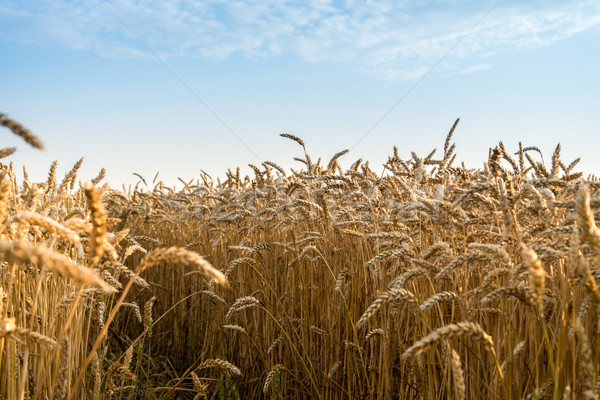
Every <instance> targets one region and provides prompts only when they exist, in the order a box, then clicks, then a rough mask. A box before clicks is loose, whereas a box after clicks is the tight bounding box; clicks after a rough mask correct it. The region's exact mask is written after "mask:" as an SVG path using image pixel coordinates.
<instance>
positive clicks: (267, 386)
mask: <svg viewBox="0 0 600 400" xmlns="http://www.w3.org/2000/svg"><path fill="white" fill-rule="evenodd" d="M282 370H285V367H284V366H283V365H282V364H277V365H275V366H274V367H273V368H271V371H269V373H268V374H267V377H266V378H265V384H264V386H263V393H264V394H267V392H268V391H269V389H270V388H271V386H272V385H273V378H275V375H276V374H277V373H279V372H280V371H282Z"/></svg>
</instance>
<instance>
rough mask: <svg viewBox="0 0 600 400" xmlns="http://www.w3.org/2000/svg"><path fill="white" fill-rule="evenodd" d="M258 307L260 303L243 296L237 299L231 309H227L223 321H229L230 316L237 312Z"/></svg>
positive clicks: (251, 297)
mask: <svg viewBox="0 0 600 400" xmlns="http://www.w3.org/2000/svg"><path fill="white" fill-rule="evenodd" d="M259 305H260V301H259V300H258V299H257V298H256V297H253V296H245V297H241V298H239V299H237V300H236V301H235V302H234V303H233V304H232V305H231V307H229V311H227V314H226V315H225V320H229V319H230V318H231V316H232V315H233V314H235V313H237V312H240V311H242V310H246V309H248V308H254V307H258V306H259Z"/></svg>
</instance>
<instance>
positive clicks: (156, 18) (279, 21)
mask: <svg viewBox="0 0 600 400" xmlns="http://www.w3.org/2000/svg"><path fill="white" fill-rule="evenodd" d="M107 3H108V4H110V6H111V7H112V8H113V9H114V10H115V12H117V13H118V14H119V15H121V16H122V18H123V19H124V20H126V21H127V22H128V24H130V25H131V26H132V27H133V28H134V29H135V31H136V32H138V33H139V34H140V35H141V36H142V37H143V38H144V40H146V41H147V42H148V43H149V45H150V46H152V47H153V48H154V49H157V51H158V52H160V54H161V55H164V56H165V57H197V58H203V59H209V60H215V61H219V60H224V59H226V58H228V57H230V56H231V55H232V54H234V53H242V54H244V55H245V56H247V57H250V58H262V57H276V56H280V55H284V54H292V55H295V56H297V57H299V58H300V59H301V60H304V61H305V62H307V63H321V62H343V63H348V64H350V65H352V66H353V68H356V69H358V70H361V71H363V72H365V73H367V74H370V75H373V76H375V77H378V78H380V79H385V80H406V79H413V78H415V77H418V76H419V75H420V74H422V71H423V70H424V69H426V68H427V66H428V65H430V64H431V63H432V61H435V60H436V59H438V58H439V57H440V56H441V55H442V54H444V52H445V51H446V50H447V49H448V48H449V47H450V46H451V45H452V44H453V43H454V42H456V40H457V38H458V37H460V36H461V35H462V34H463V32H464V31H465V30H466V29H468V27H469V26H471V25H472V24H473V22H474V20H475V19H476V18H477V16H478V15H480V14H481V12H482V11H483V10H484V9H485V7H488V6H489V4H481V2H477V1H467V2H448V1H434V2H430V3H428V4H430V6H428V7H424V6H422V5H421V3H422V2H417V1H403V2H398V1H391V0H385V1H356V0H347V1H346V2H345V4H344V6H339V5H337V2H336V4H334V3H333V2H332V1H327V0H313V1H309V2H306V3H301V4H296V3H287V2H280V1H274V0H268V1H267V0H263V1H256V0H246V1H223V0H209V1H205V2H202V3H198V2H195V1H161V2H151V3H148V2H145V1H141V0H130V1H125V0H113V1H110V2H107ZM505 3H506V4H503V6H502V7H499V8H498V9H497V10H495V11H494V13H493V14H492V15H490V16H489V18H487V19H486V21H485V24H482V25H481V26H479V27H478V28H477V29H476V30H475V31H474V32H473V33H472V34H471V35H470V36H469V38H468V39H467V40H465V41H464V42H463V43H461V46H460V48H458V49H457V51H456V52H455V53H453V60H454V64H459V65H458V66H457V65H452V66H450V67H448V68H449V69H450V70H456V69H460V68H462V69H467V67H466V66H465V65H461V61H460V60H461V59H464V58H467V57H473V56H476V57H478V58H481V57H485V56H490V55H493V54H496V53H498V52H502V51H506V50H508V49H514V48H517V49H527V48H535V47H543V46H548V45H551V44H552V43H554V42H556V41H559V40H562V39H565V38H568V37H570V36H572V35H575V34H577V33H579V32H582V31H584V30H586V29H590V28H592V27H595V26H597V25H600V3H598V2H597V1H588V0H584V1H573V2H560V1H541V0H540V1H532V2H527V3H523V2H512V3H511V2H509V1H507V2H505ZM0 33H1V34H2V37H3V40H4V41H13V42H19V43H30V44H48V43H52V44H58V45H60V46H63V47H66V48H69V49H74V50H87V51H93V52H95V53H97V54H99V55H101V56H103V57H115V58H139V57H145V56H148V55H147V54H145V53H146V51H145V49H143V48H141V47H140V46H139V43H137V41H136V40H135V38H134V37H132V35H131V33H130V32H127V31H126V30H124V29H123V27H122V26H120V24H119V23H118V21H115V19H114V18H113V17H112V16H111V15H110V14H109V13H107V12H106V10H105V9H104V7H102V4H101V2H81V3H79V2H75V3H73V2H70V1H66V0H62V1H60V0H40V1H38V2H36V3H35V4H34V5H31V3H29V2H21V1H18V0H9V1H8V2H5V3H4V4H3V5H1V6H0ZM468 63H469V64H473V61H472V60H471V61H469V62H468ZM450 64H452V63H450ZM446 72H449V71H446Z"/></svg>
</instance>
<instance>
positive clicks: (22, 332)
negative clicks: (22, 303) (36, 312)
mask: <svg viewBox="0 0 600 400" xmlns="http://www.w3.org/2000/svg"><path fill="white" fill-rule="evenodd" d="M8 328H9V329H5V330H4V331H5V332H15V333H16V334H17V335H18V336H19V337H21V338H22V339H29V340H33V341H36V342H38V343H42V344H45V345H46V346H48V347H51V348H53V347H56V345H57V344H56V340H54V339H52V338H51V337H48V336H46V335H43V334H41V333H39V332H34V331H32V330H30V329H27V328H21V327H18V326H15V327H14V329H12V331H11V330H10V326H9V327H8ZM2 330H3V329H2V328H0V337H1V336H2V334H1V331H2Z"/></svg>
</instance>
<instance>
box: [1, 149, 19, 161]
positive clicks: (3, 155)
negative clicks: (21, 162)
mask: <svg viewBox="0 0 600 400" xmlns="http://www.w3.org/2000/svg"><path fill="white" fill-rule="evenodd" d="M15 151H17V148H16V147H5V148H3V149H0V158H6V157H8V156H10V155H11V154H13V153H14V152H15Z"/></svg>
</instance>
